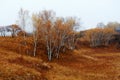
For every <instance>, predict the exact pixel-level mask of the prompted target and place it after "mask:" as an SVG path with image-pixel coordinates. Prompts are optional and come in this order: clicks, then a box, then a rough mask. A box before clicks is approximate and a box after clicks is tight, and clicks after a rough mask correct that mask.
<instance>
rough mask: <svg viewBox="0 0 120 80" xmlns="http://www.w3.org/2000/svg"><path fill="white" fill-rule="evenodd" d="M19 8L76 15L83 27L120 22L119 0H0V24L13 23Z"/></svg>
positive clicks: (61, 14) (58, 14) (62, 14)
mask: <svg viewBox="0 0 120 80" xmlns="http://www.w3.org/2000/svg"><path fill="white" fill-rule="evenodd" d="M20 8H23V9H27V10H29V11H30V12H31V13H32V12H39V11H41V10H44V9H46V10H53V11H55V12H56V14H57V16H64V17H66V16H76V17H79V18H81V22H82V26H83V27H84V28H90V27H95V26H96V24H97V23H99V22H103V23H105V24H106V23H107V22H111V21H113V22H114V21H117V22H120V10H119V9H120V0H0V25H1V26H2V25H9V24H13V23H15V21H16V19H17V17H18V11H19V10H20Z"/></svg>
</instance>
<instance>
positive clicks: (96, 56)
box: [0, 37, 120, 80]
mask: <svg viewBox="0 0 120 80" xmlns="http://www.w3.org/2000/svg"><path fill="white" fill-rule="evenodd" d="M83 43H84V42H83ZM29 45H32V44H29ZM78 45H81V46H80V48H79V49H76V50H74V51H68V52H66V53H65V54H61V55H62V56H61V55H60V58H59V59H53V60H52V61H51V62H49V61H48V60H47V58H46V55H45V52H44V51H43V50H42V49H39V51H38V53H37V55H38V54H39V56H36V57H33V56H31V55H24V49H26V48H20V47H19V46H20V38H11V37H0V80H120V50H119V49H116V48H115V46H113V45H112V46H109V47H100V48H90V47H89V46H87V45H83V44H78ZM21 47H22V46H21ZM18 49H19V50H18ZM27 49H29V50H32V49H33V48H31V47H27ZM21 50H23V52H21Z"/></svg>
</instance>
